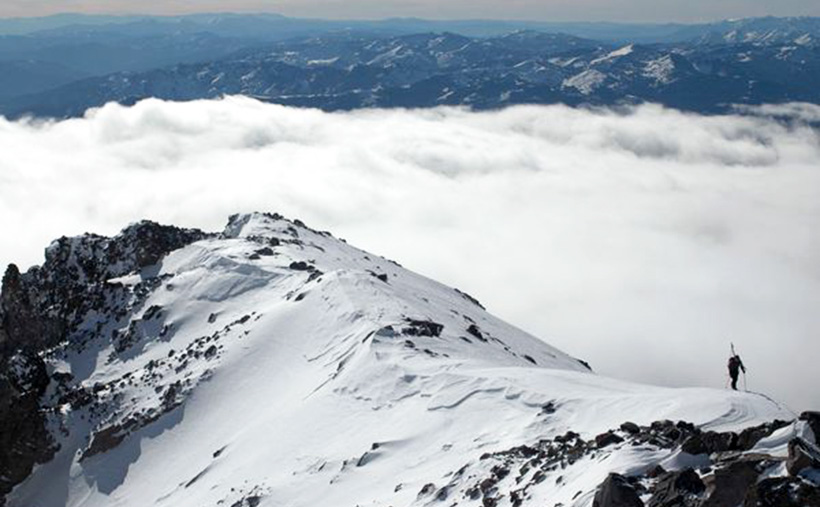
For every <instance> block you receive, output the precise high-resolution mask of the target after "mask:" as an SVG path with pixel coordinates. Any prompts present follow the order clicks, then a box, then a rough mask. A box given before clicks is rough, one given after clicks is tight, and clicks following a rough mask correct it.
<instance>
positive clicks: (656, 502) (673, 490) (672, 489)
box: [647, 468, 706, 507]
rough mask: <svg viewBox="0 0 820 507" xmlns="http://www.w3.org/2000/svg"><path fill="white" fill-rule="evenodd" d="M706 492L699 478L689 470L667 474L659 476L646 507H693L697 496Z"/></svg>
mask: <svg viewBox="0 0 820 507" xmlns="http://www.w3.org/2000/svg"><path fill="white" fill-rule="evenodd" d="M705 490H706V485H704V484H703V481H702V480H701V479H700V476H699V475H698V474H697V472H695V471H694V470H693V469H691V468H687V469H685V470H681V471H679V472H667V473H665V474H663V475H661V476H660V478H659V479H658V482H657V484H656V485H655V488H654V490H653V493H652V497H651V498H650V499H649V503H648V504H647V506H648V507H690V506H691V507H695V506H696V505H698V504H699V503H700V498H699V497H698V495H700V494H701V493H703V492H704V491H705Z"/></svg>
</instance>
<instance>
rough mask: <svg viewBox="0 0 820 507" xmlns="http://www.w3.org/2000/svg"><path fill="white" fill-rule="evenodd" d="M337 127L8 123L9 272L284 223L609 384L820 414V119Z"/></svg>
mask: <svg viewBox="0 0 820 507" xmlns="http://www.w3.org/2000/svg"><path fill="white" fill-rule="evenodd" d="M744 113H745V114H744V115H742V116H741V115H724V116H700V115H695V114H688V113H681V112H678V111H674V110H670V109H664V108H662V107H660V106H652V105H645V106H639V107H635V108H630V109H622V110H617V111H615V110H607V109H592V110H586V109H573V108H569V107H565V106H520V107H512V108H507V109H504V110H500V111H488V112H471V111H468V110H466V109H459V108H436V109H424V110H398V109H396V110H359V111H354V112H339V113H326V112H321V111H318V110H312V109H297V108H290V107H283V106H278V105H272V104H264V103H261V102H258V101H255V100H253V99H249V98H243V97H227V98H224V99H220V100H209V101H192V102H186V103H173V102H164V101H160V100H154V99H151V100H145V101H142V102H140V103H138V104H136V105H135V106H131V107H124V106H119V105H116V104H109V105H107V106H104V107H103V108H100V109H96V110H91V111H89V112H88V113H87V114H86V115H85V117H82V118H77V119H69V120H63V121H41V120H21V121H15V122H10V121H6V120H4V119H0V150H1V151H2V153H3V155H2V157H0V217H2V219H0V220H1V222H0V223H1V224H2V232H3V234H2V236H0V263H2V264H3V265H5V264H8V263H11V262H14V263H16V264H18V265H20V267H21V268H22V269H26V268H27V267H29V266H31V265H35V264H39V263H41V262H42V259H43V249H44V248H45V247H46V246H47V245H48V244H49V242H50V241H51V240H53V239H55V238H57V237H59V236H62V235H77V234H81V233H83V232H94V233H99V234H106V235H110V234H115V233H116V232H117V231H118V230H119V229H121V228H122V227H124V226H125V225H127V224H128V223H129V222H133V221H136V220H139V219H143V218H145V219H151V220H155V221H159V222H163V223H170V224H174V225H178V226H187V227H200V228H203V229H207V230H212V231H215V230H221V229H222V227H223V226H224V219H225V217H226V216H227V215H229V214H232V213H239V212H247V211H257V210H258V211H270V212H279V213H281V214H283V215H286V216H288V217H290V218H299V219H302V220H303V221H305V222H306V224H307V225H309V226H311V227H313V228H316V229H324V230H329V231H331V232H332V233H333V234H334V235H336V236H338V237H342V238H345V239H346V240H347V241H349V242H350V243H352V244H354V245H356V246H358V247H361V248H364V249H366V250H369V251H372V252H374V253H378V254H382V255H384V256H386V257H388V258H391V259H394V260H396V261H398V262H400V263H401V264H402V265H404V266H405V267H407V268H409V269H412V270H414V271H417V272H420V273H422V274H424V275H426V276H429V277H431V278H434V279H436V280H438V281H440V282H442V283H446V284H449V285H453V286H456V287H458V288H460V289H462V290H464V291H466V292H469V293H470V294H472V295H473V296H475V297H476V298H478V299H479V300H480V301H481V302H482V303H483V304H484V305H485V306H487V308H488V309H489V311H490V312H492V313H494V314H496V315H498V316H500V317H501V318H503V319H505V320H507V321H509V322H510V323H512V324H514V325H516V326H518V327H521V328H523V329H524V330H526V331H528V332H530V333H532V334H535V335H536V336H538V337H540V338H542V339H544V340H545V341H547V342H549V343H551V344H553V345H555V346H557V347H559V348H561V349H563V350H564V351H566V352H567V353H569V354H572V355H575V356H577V357H580V358H582V359H584V360H586V361H588V362H590V363H591V365H592V367H593V368H594V369H595V370H596V371H597V372H598V373H600V374H605V375H609V376H614V377H619V378H625V379H630V380H635V381H641V382H650V383H656V384H662V385H672V386H683V385H687V386H688V385H696V386H704V387H714V388H725V386H726V380H727V374H726V366H725V363H726V360H727V358H728V354H729V344H730V342H734V344H735V346H736V347H737V348H738V352H739V353H740V354H741V356H742V357H743V360H744V362H745V363H746V366H747V367H748V369H749V371H748V374H747V386H748V389H749V390H751V391H755V392H760V393H763V394H766V395H768V396H772V397H774V398H776V399H778V400H782V401H783V402H785V403H787V404H788V405H789V406H790V407H791V408H792V409H794V410H796V411H798V412H799V411H801V410H806V409H809V408H814V409H818V408H820V395H819V394H818V392H817V389H816V383H817V371H818V366H817V362H818V360H819V359H820V340H818V330H820V311H818V310H819V309H820V131H818V130H817V129H816V128H815V127H812V126H811V125H812V123H811V122H814V124H815V125H816V122H817V118H820V109H818V108H817V106H810V105H803V104H790V105H786V106H764V107H759V108H749V109H747V110H745V111H744Z"/></svg>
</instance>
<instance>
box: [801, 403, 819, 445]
mask: <svg viewBox="0 0 820 507" xmlns="http://www.w3.org/2000/svg"><path fill="white" fill-rule="evenodd" d="M800 420H801V421H806V424H808V426H809V428H811V431H812V433H813V434H814V443H815V444H818V445H820V412H811V411H807V412H803V413H802V414H800Z"/></svg>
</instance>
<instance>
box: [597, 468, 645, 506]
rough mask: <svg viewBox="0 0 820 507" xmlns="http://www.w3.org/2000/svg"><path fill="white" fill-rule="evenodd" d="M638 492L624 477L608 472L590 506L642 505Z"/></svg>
mask: <svg viewBox="0 0 820 507" xmlns="http://www.w3.org/2000/svg"><path fill="white" fill-rule="evenodd" d="M643 505H644V504H643V502H642V501H641V498H640V496H638V492H637V491H636V490H635V487H634V486H632V484H630V483H629V481H628V480H627V479H626V477H624V476H622V475H619V474H609V477H607V478H606V479H605V480H604V482H603V483H601V485H600V486H599V487H598V492H597V493H595V499H594V500H593V501H592V507H643Z"/></svg>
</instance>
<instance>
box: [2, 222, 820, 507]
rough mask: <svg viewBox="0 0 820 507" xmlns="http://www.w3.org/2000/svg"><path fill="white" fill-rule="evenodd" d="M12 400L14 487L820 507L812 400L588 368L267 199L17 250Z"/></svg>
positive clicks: (320, 502) (321, 502) (9, 428)
mask: <svg viewBox="0 0 820 507" xmlns="http://www.w3.org/2000/svg"><path fill="white" fill-rule="evenodd" d="M0 406H2V407H4V408H5V409H4V410H3V411H0V435H2V439H3V441H2V444H3V445H2V447H0V505H2V503H3V500H2V499H3V497H5V504H6V505H7V506H9V507H29V506H49V507H50V506H63V505H65V506H87V507H92V506H111V505H117V506H133V507H143V506H173V507H185V506H191V507H202V506H214V507H215V506H232V507H243V506H260V507H268V506H270V507H272V506H284V505H287V506H294V507H295V506H305V507H322V506H327V507H347V506H349V507H354V506H423V505H424V506H426V505H441V506H455V505H459V506H520V505H533V506H536V505H537V506H550V507H552V506H563V507H570V506H577V507H586V506H591V505H596V506H601V507H604V506H622V505H623V506H626V505H629V506H641V505H649V506H661V505H663V506H673V505H674V506H678V505H680V506H684V505H686V506H727V507H728V506H731V507H734V506H736V505H741V504H743V505H746V506H751V505H778V506H781V505H785V506H788V505H820V503H818V502H820V492H818V486H817V484H818V481H820V472H818V466H820V465H819V464H820V461H818V456H820V452H818V450H817V447H816V442H817V440H816V435H818V436H820V416H818V415H817V414H814V413H806V414H803V415H802V416H801V417H799V418H798V417H797V416H795V415H794V414H792V413H791V412H789V411H788V410H786V409H785V408H783V407H781V406H780V405H778V404H777V403H776V402H774V401H771V400H769V399H766V398H764V397H761V396H759V395H755V394H751V393H743V392H733V391H727V390H717V389H671V388H660V387H652V386H646V385H639V384H634V383H629V382H624V381H620V380H614V379H610V378H605V377H602V376H599V375H596V374H595V373H593V372H592V371H591V369H590V368H589V366H588V365H587V364H586V363H584V362H583V361H581V360H578V359H576V358H573V357H571V356H569V355H567V354H565V353H563V352H561V351H559V350H556V349H555V348H553V347H551V346H549V345H548V344H546V343H545V342H544V341H542V340H540V339H538V338H535V337H533V336H530V335H528V334H527V333H525V332H523V331H521V330H519V329H516V328H515V327H513V326H511V325H509V324H507V323H505V322H502V321H501V320H499V319H497V318H495V317H493V316H492V315H490V314H489V313H488V312H487V311H486V310H485V309H484V308H483V307H482V306H481V304H480V303H479V302H478V301H477V300H476V299H474V298H473V297H471V296H469V295H467V294H465V293H463V292H461V291H458V290H456V289H453V288H450V287H447V286H444V285H442V284H439V283H436V282H434V281H432V280H429V279H427V278H424V277H422V276H420V275H417V274H415V273H412V272H410V271H408V270H406V269H403V268H402V267H401V266H399V265H398V264H397V263H395V262H392V261H389V260H386V259H383V258H381V257H378V256H376V255H373V254H370V253H367V252H365V251H362V250H359V249H357V248H354V247H352V246H350V245H348V244H346V243H345V242H344V241H342V240H339V239H336V238H334V237H333V236H331V235H330V234H329V233H326V232H319V231H315V230H312V229H310V228H308V227H307V226H305V225H304V224H302V223H301V222H300V221H298V220H294V221H290V220H287V219H285V218H283V217H281V216H278V215H271V214H249V215H237V216H233V217H231V219H230V221H229V223H228V225H227V227H226V229H225V231H224V232H222V233H220V234H210V233H203V232H201V231H196V230H185V229H178V228H175V227H166V226H160V225H157V224H154V223H151V222H142V223H139V224H134V225H132V226H130V227H128V228H127V229H125V230H124V231H123V232H122V233H121V234H120V235H118V236H116V237H114V238H105V237H101V236H95V235H85V236H82V237H78V238H62V239H60V240H57V241H55V242H54V243H53V244H52V245H51V246H50V247H49V248H48V249H47V251H46V262H45V264H44V265H43V266H42V267H39V268H34V269H32V270H30V271H28V272H26V273H20V272H19V270H18V269H17V268H16V267H14V266H11V267H9V269H8V270H7V272H6V276H5V277H4V279H3V289H2V295H0ZM772 499H774V500H772ZM676 502H677V503H676ZM766 502H769V503H766ZM771 502H775V503H771ZM784 502H786V503H784ZM788 502H796V503H788ZM812 502H814V503H812Z"/></svg>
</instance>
